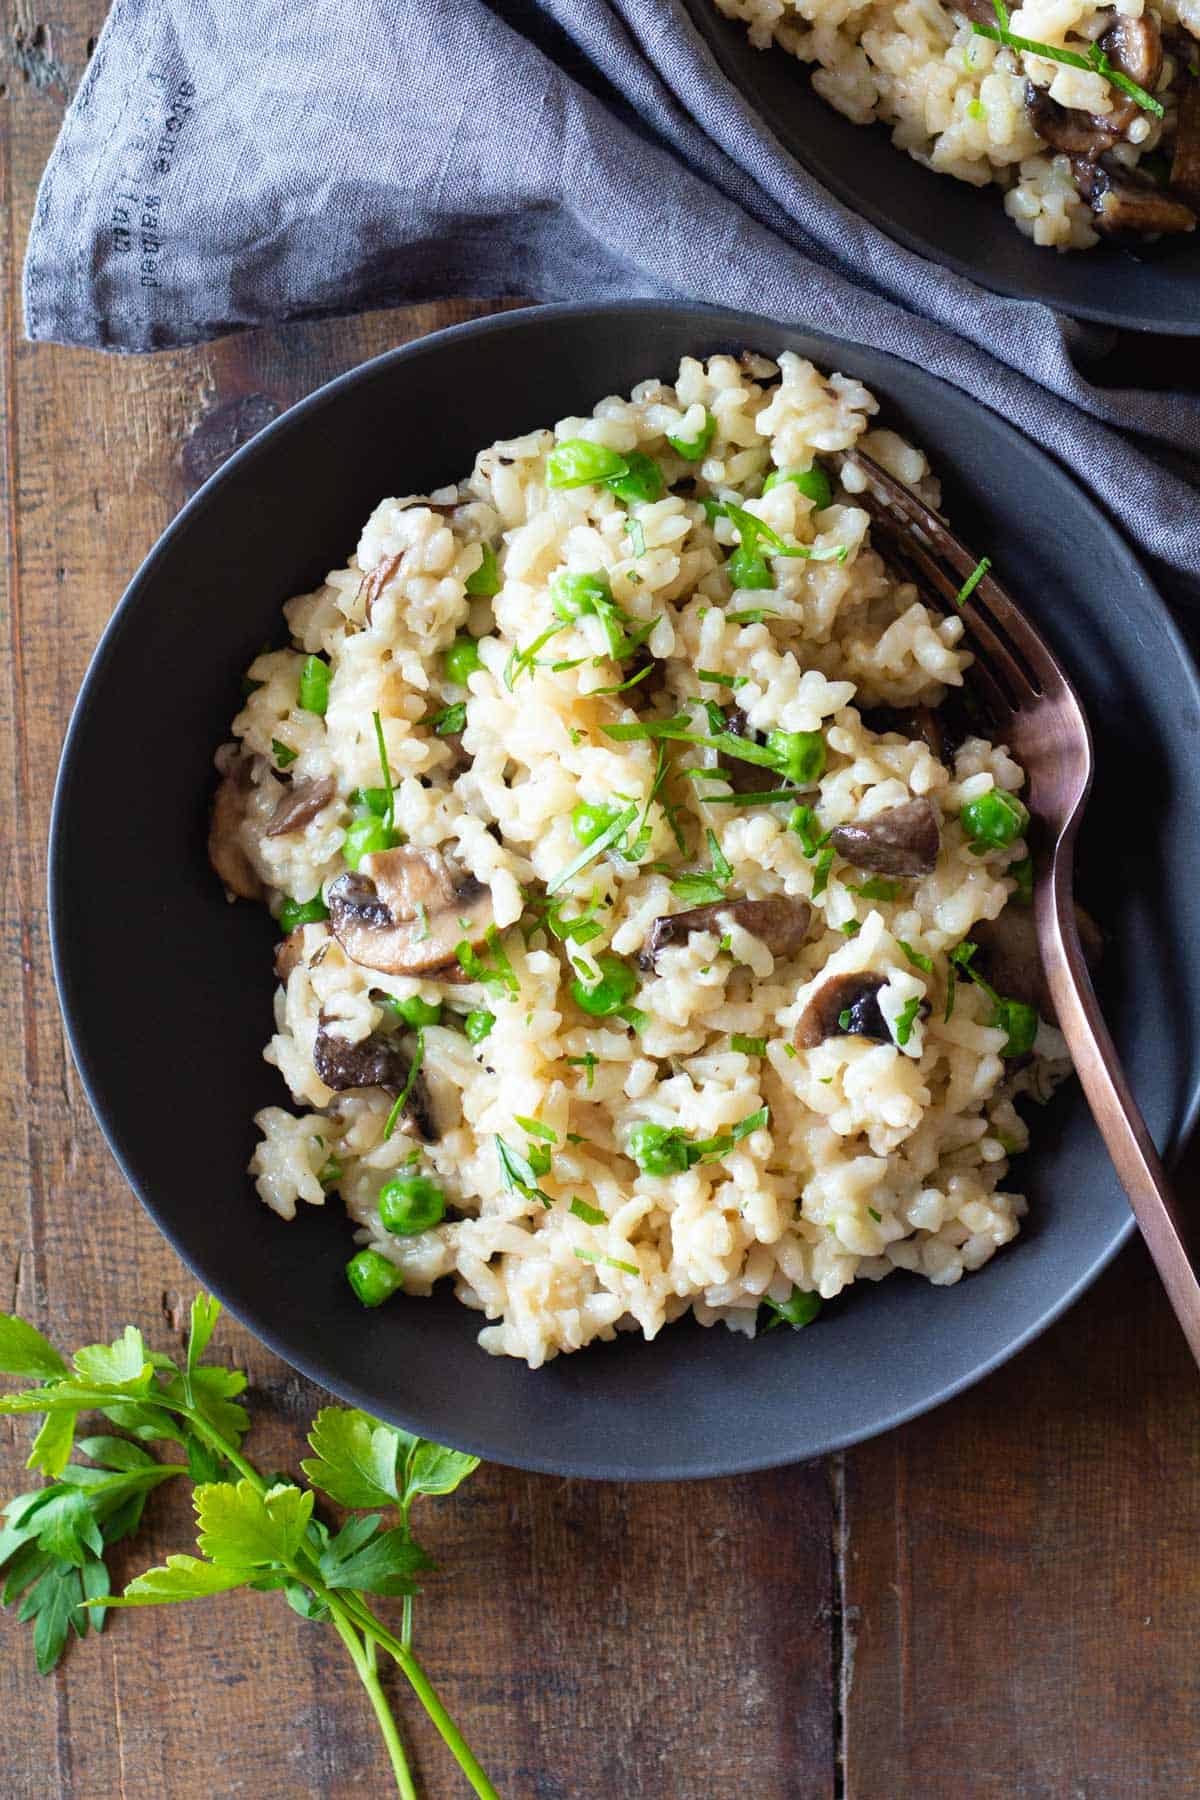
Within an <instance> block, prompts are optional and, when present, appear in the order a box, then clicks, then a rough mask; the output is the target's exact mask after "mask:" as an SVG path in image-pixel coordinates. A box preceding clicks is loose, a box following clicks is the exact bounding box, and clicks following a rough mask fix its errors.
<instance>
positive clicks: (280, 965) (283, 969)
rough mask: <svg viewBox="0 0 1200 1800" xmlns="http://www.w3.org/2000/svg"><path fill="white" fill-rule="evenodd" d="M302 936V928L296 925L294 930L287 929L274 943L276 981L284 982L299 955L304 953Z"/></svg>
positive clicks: (298, 959) (296, 962)
mask: <svg viewBox="0 0 1200 1800" xmlns="http://www.w3.org/2000/svg"><path fill="white" fill-rule="evenodd" d="M303 937H304V931H303V928H302V927H301V926H297V928H296V930H295V931H289V932H288V934H287V936H286V937H282V938H280V940H279V942H278V943H277V944H276V946H275V979H276V981H282V982H284V983H286V982H287V980H288V978H289V976H290V975H291V973H292V970H293V969H294V968H295V967H296V965H297V964H298V963H299V961H300V958H301V956H302V955H303V954H304V945H303V942H302V941H301V940H302V939H303Z"/></svg>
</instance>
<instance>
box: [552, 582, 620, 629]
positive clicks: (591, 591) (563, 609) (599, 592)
mask: <svg viewBox="0 0 1200 1800" xmlns="http://www.w3.org/2000/svg"><path fill="white" fill-rule="evenodd" d="M611 599H612V588H611V587H610V585H609V580H608V576H607V575H606V574H605V573H604V571H603V570H602V569H598V570H597V571H596V572H595V574H590V575H560V576H559V578H558V580H557V581H556V582H555V584H554V610H555V612H556V613H557V614H558V616H559V618H560V619H565V620H566V622H567V624H568V625H570V624H573V623H574V621H575V620H576V619H581V618H583V616H584V614H585V613H594V612H599V610H600V608H601V607H602V606H603V605H604V603H605V601H607V600H611Z"/></svg>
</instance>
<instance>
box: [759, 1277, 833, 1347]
mask: <svg viewBox="0 0 1200 1800" xmlns="http://www.w3.org/2000/svg"><path fill="white" fill-rule="evenodd" d="M763 1305H764V1306H765V1307H766V1308H767V1310H768V1312H770V1313H773V1314H774V1317H773V1318H772V1320H771V1322H770V1324H769V1325H764V1326H763V1335H764V1337H765V1336H766V1334H767V1332H768V1331H774V1330H775V1329H776V1328H777V1327H778V1326H780V1325H790V1326H791V1328H792V1330H793V1331H802V1330H803V1329H804V1327H805V1326H806V1325H811V1324H812V1322H813V1320H814V1319H815V1318H816V1316H817V1314H818V1313H819V1312H820V1310H821V1296H820V1294H816V1293H811V1292H809V1291H808V1290H807V1289H805V1288H798V1287H794V1288H793V1289H792V1291H791V1293H790V1294H789V1295H788V1297H787V1299H786V1300H771V1299H768V1298H764V1300H763Z"/></svg>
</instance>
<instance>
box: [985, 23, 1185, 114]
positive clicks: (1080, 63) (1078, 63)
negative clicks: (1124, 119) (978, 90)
mask: <svg viewBox="0 0 1200 1800" xmlns="http://www.w3.org/2000/svg"><path fill="white" fill-rule="evenodd" d="M993 4H996V0H993ZM996 17H997V18H998V19H999V21H1000V23H999V24H998V25H979V24H976V23H975V22H974V21H972V24H971V30H972V31H973V32H974V33H975V36H976V37H985V38H991V40H992V42H993V43H994V44H1004V45H1005V46H1006V47H1007V48H1008V49H1009V50H1023V51H1025V52H1026V53H1027V54H1028V55H1030V56H1044V57H1045V58H1046V59H1047V61H1049V62H1056V63H1064V64H1065V65H1066V66H1067V67H1068V68H1070V69H1088V70H1090V71H1091V73H1092V74H1094V75H1102V76H1103V77H1104V79H1105V81H1108V82H1111V84H1112V86H1113V87H1115V88H1120V90H1121V92H1122V93H1123V94H1128V95H1129V97H1130V99H1131V100H1136V101H1137V103H1138V105H1139V106H1140V107H1141V108H1142V110H1143V112H1149V113H1153V114H1154V116H1155V118H1157V119H1161V118H1162V116H1163V106H1162V102H1161V101H1160V100H1156V99H1155V98H1154V95H1153V94H1148V93H1147V92H1146V90H1145V88H1143V87H1139V86H1138V84H1137V82H1136V81H1131V80H1130V78H1129V76H1128V75H1123V74H1122V73H1121V71H1120V70H1119V69H1114V68H1113V66H1112V64H1111V62H1109V60H1108V57H1107V56H1106V55H1105V53H1104V51H1103V50H1102V49H1101V48H1100V46H1099V44H1089V45H1088V47H1087V54H1086V55H1085V56H1081V55H1080V54H1079V52H1078V51H1077V50H1060V49H1059V48H1058V46H1057V44H1042V43H1039V42H1038V41H1037V39H1036V38H1026V37H1019V36H1018V35H1017V33H1016V32H1015V31H1010V30H1009V28H1008V13H1007V11H1006V10H1005V8H1004V7H1003V6H1001V5H996Z"/></svg>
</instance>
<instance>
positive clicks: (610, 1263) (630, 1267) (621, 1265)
mask: <svg viewBox="0 0 1200 1800" xmlns="http://www.w3.org/2000/svg"><path fill="white" fill-rule="evenodd" d="M575 1254H576V1256H577V1257H578V1258H579V1260H580V1262H585V1263H603V1264H604V1265H605V1267H606V1268H609V1269H620V1271H621V1273H622V1274H623V1275H640V1274H641V1272H642V1271H641V1270H640V1269H639V1268H638V1266H637V1264H636V1263H627V1262H619V1261H618V1260H617V1258H616V1257H615V1256H601V1254H600V1252H599V1251H598V1250H576V1252H575Z"/></svg>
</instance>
